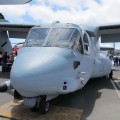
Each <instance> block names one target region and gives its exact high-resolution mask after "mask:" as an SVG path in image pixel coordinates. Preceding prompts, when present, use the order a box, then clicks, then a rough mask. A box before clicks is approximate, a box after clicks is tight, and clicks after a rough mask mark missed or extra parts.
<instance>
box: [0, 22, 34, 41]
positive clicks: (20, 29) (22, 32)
mask: <svg viewBox="0 0 120 120" xmlns="http://www.w3.org/2000/svg"><path fill="white" fill-rule="evenodd" d="M33 26H34V25H25V24H11V23H5V22H4V23H2V22H0V31H8V33H9V38H20V39H25V38H26V36H27V34H28V32H29V30H30V28H32V27H33Z"/></svg>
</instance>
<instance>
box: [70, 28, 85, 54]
mask: <svg viewBox="0 0 120 120" xmlns="http://www.w3.org/2000/svg"><path fill="white" fill-rule="evenodd" d="M69 47H70V48H71V49H73V50H75V51H77V52H80V53H82V54H83V44H82V39H81V36H80V33H79V31H78V30H77V29H75V31H74V33H73V35H72V36H71V39H70V43H69Z"/></svg>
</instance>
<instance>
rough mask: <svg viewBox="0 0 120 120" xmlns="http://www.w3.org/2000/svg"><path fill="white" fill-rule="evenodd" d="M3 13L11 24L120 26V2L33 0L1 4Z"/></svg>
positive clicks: (108, 0) (119, 0) (99, 0)
mask: <svg viewBox="0 0 120 120" xmlns="http://www.w3.org/2000/svg"><path fill="white" fill-rule="evenodd" d="M0 12H1V13H3V15H4V16H5V18H6V19H7V20H9V21H10V22H11V23H25V24H26V23H27V24H42V23H52V22H53V21H60V22H69V23H78V24H86V25H95V24H108V23H120V0H32V2H30V3H28V4H25V5H14V6H12V5H7V6H4V5H2V6H0Z"/></svg>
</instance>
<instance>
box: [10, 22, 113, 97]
mask: <svg viewBox="0 0 120 120" xmlns="http://www.w3.org/2000/svg"><path fill="white" fill-rule="evenodd" d="M91 39H92V38H91V37H90V36H89V34H88V33H87V32H86V31H84V30H83V29H81V28H80V27H79V26H77V25H73V24H62V25H61V24H60V23H58V24H56V25H51V26H41V27H34V28H32V29H31V30H30V32H29V34H28V37H27V39H26V42H25V45H24V48H22V49H21V50H19V52H18V56H17V57H16V59H15V61H14V64H13V66H12V70H11V75H10V81H11V85H12V87H13V88H14V89H16V90H17V91H18V92H19V93H20V94H21V95H22V96H23V97H25V98H32V97H37V96H41V95H46V96H48V97H49V96H57V95H59V94H66V93H69V92H74V91H76V90H78V89H81V88H82V87H83V86H84V85H85V84H86V83H87V82H88V80H89V79H90V78H94V77H101V76H106V75H108V74H109V73H110V71H111V62H110V60H109V59H107V58H104V57H100V56H96V55H95V54H94V52H93V51H94V49H95V48H93V46H94V45H93V43H92V40H91ZM52 98H53V97H51V98H48V99H52Z"/></svg>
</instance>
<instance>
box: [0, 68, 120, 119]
mask: <svg viewBox="0 0 120 120" xmlns="http://www.w3.org/2000/svg"><path fill="white" fill-rule="evenodd" d="M115 68H117V69H118V70H120V67H115ZM0 71H1V69H0ZM113 76H114V77H113V79H112V80H111V79H109V78H108V77H106V78H96V79H91V80H89V82H88V83H87V84H86V85H85V87H84V88H83V89H81V90H78V91H76V92H74V93H70V94H66V95H60V96H58V97H57V98H55V99H54V100H52V101H51V104H52V105H54V106H60V107H63V108H64V107H65V108H73V112H74V109H80V110H83V114H82V117H81V118H80V120H107V119H108V120H120V71H114V72H113ZM9 78H10V74H9V73H5V74H2V73H1V72H0V83H2V82H4V81H6V80H9ZM11 100H13V91H10V92H7V93H0V106H2V105H4V104H7V103H8V102H10V101H11ZM62 111H63V110H62ZM0 120H12V119H11V118H3V117H0Z"/></svg>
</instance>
